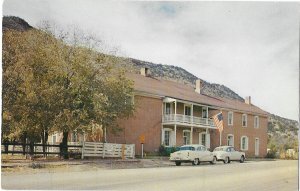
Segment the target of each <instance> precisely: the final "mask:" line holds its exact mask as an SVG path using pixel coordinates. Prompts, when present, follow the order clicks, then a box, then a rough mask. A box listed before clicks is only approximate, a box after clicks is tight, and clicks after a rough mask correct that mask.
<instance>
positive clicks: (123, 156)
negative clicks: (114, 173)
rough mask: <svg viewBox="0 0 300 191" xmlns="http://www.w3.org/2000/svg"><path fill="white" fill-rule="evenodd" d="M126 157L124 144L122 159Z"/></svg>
mask: <svg viewBox="0 0 300 191" xmlns="http://www.w3.org/2000/svg"><path fill="white" fill-rule="evenodd" d="M124 159H125V145H124V144H122V160H124Z"/></svg>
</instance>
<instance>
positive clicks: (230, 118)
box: [228, 111, 233, 125]
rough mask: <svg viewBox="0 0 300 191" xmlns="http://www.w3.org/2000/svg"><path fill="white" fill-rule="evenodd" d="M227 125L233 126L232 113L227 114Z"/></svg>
mask: <svg viewBox="0 0 300 191" xmlns="http://www.w3.org/2000/svg"><path fill="white" fill-rule="evenodd" d="M228 125H233V112H232V111H229V112H228Z"/></svg>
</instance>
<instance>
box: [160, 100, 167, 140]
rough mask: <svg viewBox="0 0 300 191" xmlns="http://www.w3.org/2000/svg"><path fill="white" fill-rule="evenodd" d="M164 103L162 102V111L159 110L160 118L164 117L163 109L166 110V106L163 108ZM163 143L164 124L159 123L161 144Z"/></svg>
mask: <svg viewBox="0 0 300 191" xmlns="http://www.w3.org/2000/svg"><path fill="white" fill-rule="evenodd" d="M165 105H166V104H165V103H164V102H162V109H161V110H162V111H161V114H162V119H164V111H165V110H166V108H165ZM162 122H163V120H162ZM163 144H164V125H163V124H162V123H161V145H163Z"/></svg>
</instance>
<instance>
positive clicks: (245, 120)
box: [242, 114, 247, 127]
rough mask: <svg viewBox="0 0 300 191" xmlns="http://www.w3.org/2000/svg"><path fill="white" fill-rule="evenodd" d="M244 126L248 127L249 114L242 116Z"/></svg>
mask: <svg viewBox="0 0 300 191" xmlns="http://www.w3.org/2000/svg"><path fill="white" fill-rule="evenodd" d="M242 126H243V127H247V114H243V115H242Z"/></svg>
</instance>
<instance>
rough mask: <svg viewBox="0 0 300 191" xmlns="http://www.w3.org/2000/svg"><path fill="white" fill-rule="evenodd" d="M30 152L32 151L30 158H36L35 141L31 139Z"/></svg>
mask: <svg viewBox="0 0 300 191" xmlns="http://www.w3.org/2000/svg"><path fill="white" fill-rule="evenodd" d="M29 153H30V158H31V160H33V159H34V142H33V141H30V143H29Z"/></svg>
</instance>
